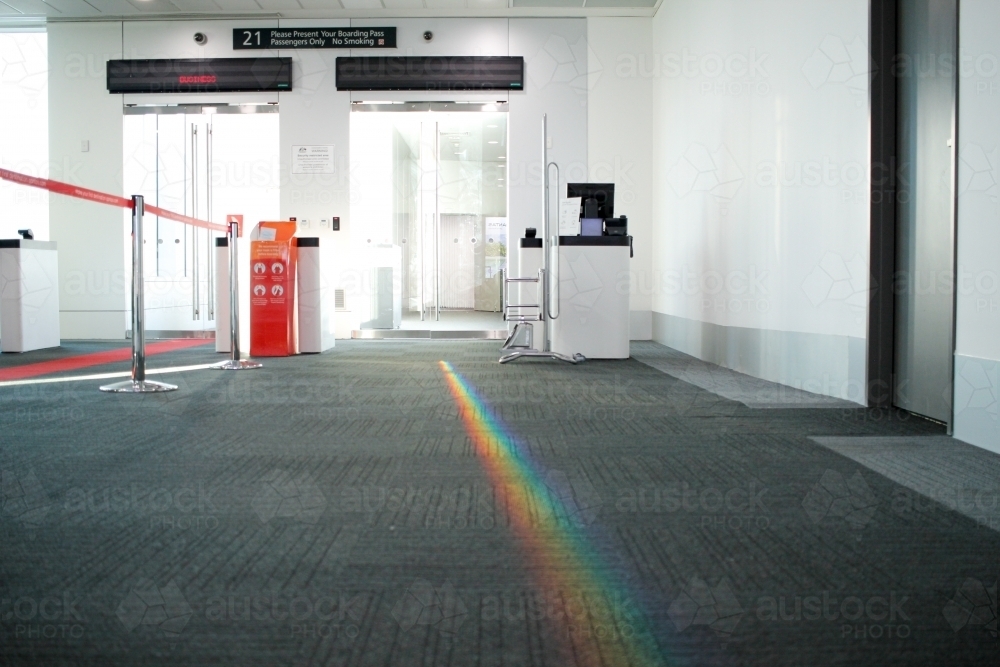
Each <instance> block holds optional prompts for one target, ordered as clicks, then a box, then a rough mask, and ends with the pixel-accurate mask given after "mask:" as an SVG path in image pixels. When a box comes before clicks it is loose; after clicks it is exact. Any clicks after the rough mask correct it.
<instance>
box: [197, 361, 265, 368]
mask: <svg viewBox="0 0 1000 667" xmlns="http://www.w3.org/2000/svg"><path fill="white" fill-rule="evenodd" d="M263 365H264V364H262V363H260V362H259V361H254V360H253V359H230V360H229V361H223V362H222V363H218V364H215V365H214V366H209V368H211V369H212V370H216V371H249V370H252V369H254V368H260V367H262V366H263Z"/></svg>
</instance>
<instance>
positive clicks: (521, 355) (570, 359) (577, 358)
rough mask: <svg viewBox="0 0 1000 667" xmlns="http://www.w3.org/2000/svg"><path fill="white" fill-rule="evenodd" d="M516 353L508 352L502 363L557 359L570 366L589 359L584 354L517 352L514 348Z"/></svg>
mask: <svg viewBox="0 0 1000 667" xmlns="http://www.w3.org/2000/svg"><path fill="white" fill-rule="evenodd" d="M513 349H515V350H516V351H515V352H508V353H507V354H505V355H503V356H502V357H500V363H501V364H506V363H510V362H511V361H514V360H515V359H525V358H532V357H533V358H535V359H556V360H558V361H565V362H566V363H568V364H578V363H580V362H581V361H586V360H587V357H585V356H583V355H582V354H579V353H577V354H574V355H573V356H570V355H568V354H560V353H559V352H540V351H538V350H517V349H516V348H513Z"/></svg>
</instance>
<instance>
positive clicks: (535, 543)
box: [440, 361, 665, 667]
mask: <svg viewBox="0 0 1000 667" xmlns="http://www.w3.org/2000/svg"><path fill="white" fill-rule="evenodd" d="M440 366H441V370H442V371H443V373H444V375H445V379H446V380H447V382H448V388H449V390H450V391H451V394H452V398H453V399H454V400H455V403H456V404H457V406H458V409H459V416H460V417H461V418H462V421H463V422H464V424H465V429H466V431H467V432H468V434H469V437H470V438H471V440H472V443H473V447H474V448H475V451H476V454H477V455H478V456H479V459H480V461H481V462H482V464H483V466H484V467H485V468H486V472H487V474H488V475H489V478H490V482H491V484H492V485H493V487H494V489H496V490H507V491H508V493H507V509H508V512H509V514H510V519H511V527H512V529H513V530H514V533H515V535H516V536H517V537H518V539H519V540H520V541H521V543H522V545H523V547H524V549H525V551H526V552H527V556H528V559H529V562H530V564H531V565H532V566H533V568H534V569H535V570H536V571H538V572H539V573H540V574H539V579H540V581H538V584H539V586H540V587H541V588H544V589H554V590H556V591H558V592H559V595H560V596H564V597H569V598H570V599H575V600H581V599H586V600H591V601H596V602H597V603H598V604H602V603H604V604H606V603H607V601H609V600H620V599H621V598H622V597H625V598H630V597H631V596H629V595H628V593H627V591H626V590H625V589H624V588H623V587H622V586H619V585H616V584H615V582H613V581H612V580H611V579H610V576H609V575H608V574H607V573H608V569H607V568H606V567H604V566H603V564H602V563H601V562H600V558H599V555H598V553H597V552H596V550H595V549H594V548H593V547H592V546H591V545H590V544H589V543H588V540H587V539H586V536H585V535H584V534H583V532H582V530H581V528H580V527H579V526H577V525H574V523H573V522H572V521H567V520H566V519H565V517H567V516H572V513H571V512H570V511H569V510H570V509H571V508H567V507H565V506H563V502H562V501H561V499H560V498H559V497H556V496H555V495H554V494H553V493H552V491H551V489H549V488H548V487H547V486H546V484H545V482H544V474H545V472H546V471H545V470H544V469H541V467H540V466H538V465H535V464H533V462H532V461H531V459H530V457H529V456H528V453H527V452H526V451H525V450H524V449H523V448H522V447H521V446H520V445H519V443H518V442H517V441H516V440H515V438H514V437H513V436H511V435H510V434H509V433H508V432H507V431H506V430H505V429H504V428H503V426H502V425H501V424H500V423H499V422H498V421H497V420H495V419H494V418H493V416H492V415H491V414H490V411H489V409H488V408H487V406H486V404H485V403H484V401H483V400H482V398H481V397H480V396H479V394H478V393H477V392H476V390H475V389H474V388H473V387H472V386H471V385H470V384H469V382H468V381H467V380H466V379H465V378H464V377H462V376H461V375H460V374H459V373H457V372H456V371H455V369H454V368H452V366H451V364H450V363H448V362H447V361H441V362H440ZM540 500H541V502H545V503H547V504H550V505H553V507H550V508H542V509H543V511H539V509H540V508H539V507H538V505H539V501H540ZM546 509H547V510H548V511H544V510H546ZM586 606H587V607H589V606H590V605H586ZM605 608H606V607H605ZM588 611H589V610H588ZM580 615H581V616H582V615H584V614H580ZM585 615H586V616H587V618H582V619H576V618H567V617H569V616H575V615H571V614H569V613H568V607H567V613H566V614H565V615H564V616H563V617H562V618H557V619H555V620H556V622H558V623H561V624H562V625H564V626H565V627H559V628H557V629H558V631H559V635H560V636H561V637H564V638H565V639H566V646H565V648H566V650H567V651H568V652H569V653H570V654H571V655H572V656H573V657H574V658H575V661H576V662H577V663H578V664H582V665H594V666H595V667H596V666H598V665H600V666H607V667H612V666H613V667H619V666H622V667H624V666H626V665H628V666H635V667H640V666H642V667H646V666H647V665H662V664H665V660H664V658H663V657H662V656H661V655H660V654H659V651H658V650H657V648H656V645H655V643H654V641H653V639H652V635H651V633H650V632H649V631H648V628H647V627H646V625H645V622H644V620H643V619H642V618H641V617H638V616H639V615H638V614H636V615H635V616H630V617H627V618H616V616H618V614H616V613H612V614H610V615H609V617H605V618H594V614H591V613H586V614H585ZM581 626H582V627H581ZM595 626H597V628H598V629H597V631H594V627H595ZM601 628H603V634H602V631H601Z"/></svg>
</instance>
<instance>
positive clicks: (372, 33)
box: [233, 27, 396, 51]
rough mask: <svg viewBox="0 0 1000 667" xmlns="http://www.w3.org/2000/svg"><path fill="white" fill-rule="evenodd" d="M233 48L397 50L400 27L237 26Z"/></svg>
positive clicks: (234, 32)
mask: <svg viewBox="0 0 1000 667" xmlns="http://www.w3.org/2000/svg"><path fill="white" fill-rule="evenodd" d="M233 48H234V49H236V50H237V51H239V50H244V49H394V48H396V28H395V27H392V28H234V29H233Z"/></svg>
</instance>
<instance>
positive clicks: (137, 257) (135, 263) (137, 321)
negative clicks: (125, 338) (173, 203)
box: [101, 195, 177, 394]
mask: <svg viewBox="0 0 1000 667" xmlns="http://www.w3.org/2000/svg"><path fill="white" fill-rule="evenodd" d="M144 208H145V207H144V204H143V199H142V195H133V196H132V379H131V380H126V381H124V382H116V383H114V384H108V385H104V386H103V387H101V391H108V392H114V393H119V394H145V393H148V392H154V391H173V390H174V389H177V386H176V385H172V384H164V383H162V382H153V381H152V380H147V379H146V332H145V328H144V327H145V326H146V323H145V319H146V318H145V299H144V298H143V290H144V288H145V284H144V278H145V276H144V274H143V270H142V254H143V247H142V246H143V244H142V215H143V212H144Z"/></svg>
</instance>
